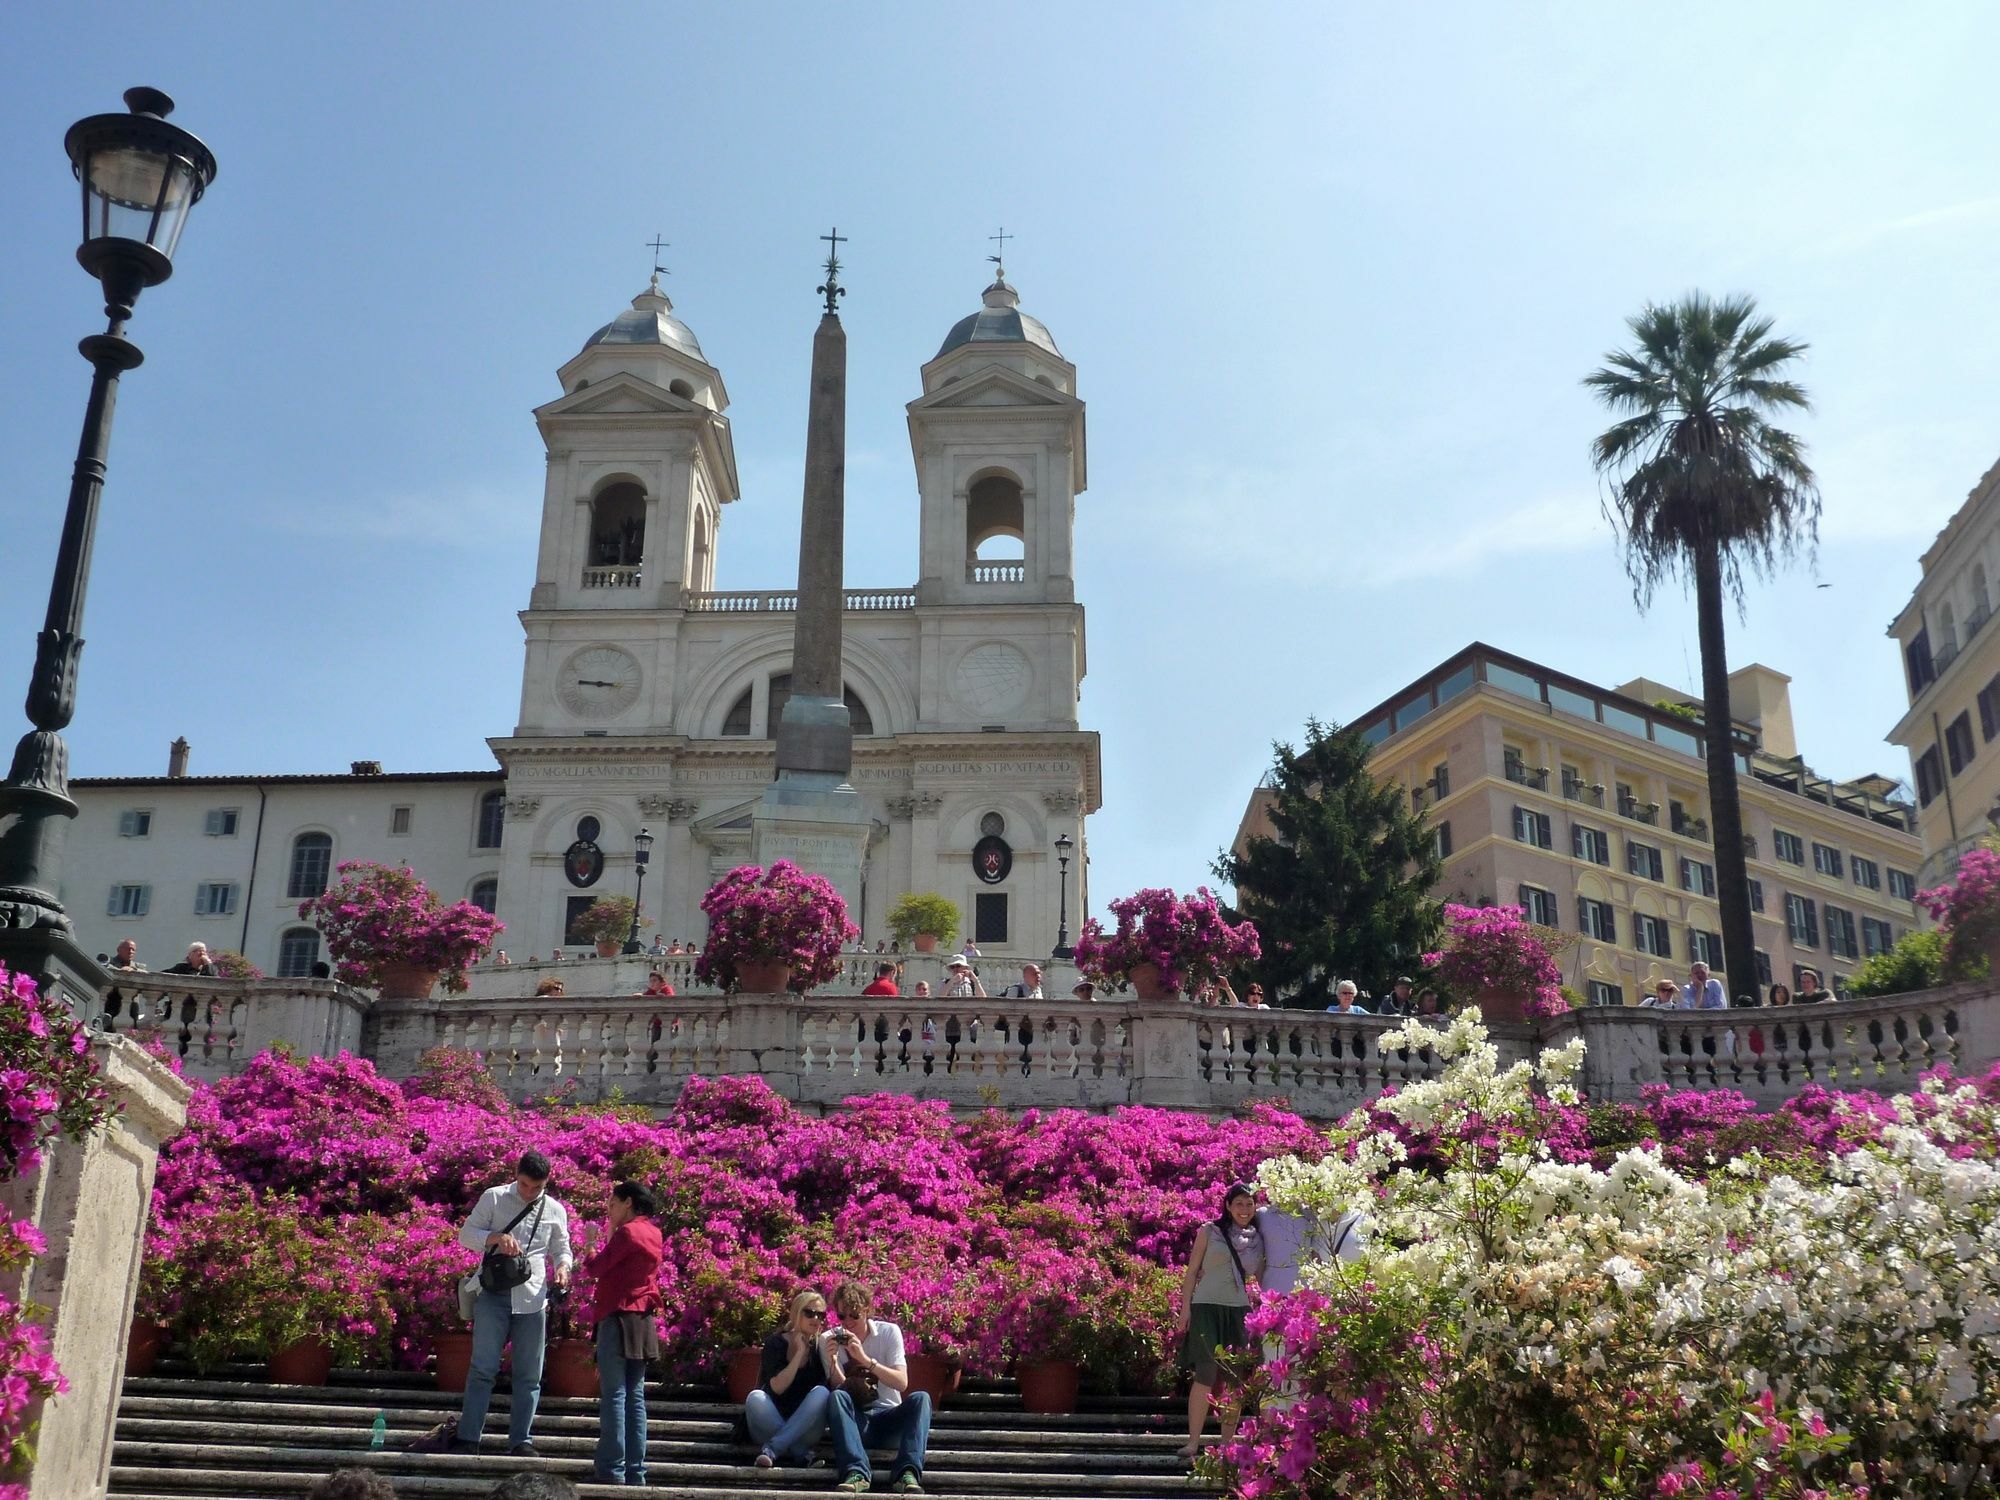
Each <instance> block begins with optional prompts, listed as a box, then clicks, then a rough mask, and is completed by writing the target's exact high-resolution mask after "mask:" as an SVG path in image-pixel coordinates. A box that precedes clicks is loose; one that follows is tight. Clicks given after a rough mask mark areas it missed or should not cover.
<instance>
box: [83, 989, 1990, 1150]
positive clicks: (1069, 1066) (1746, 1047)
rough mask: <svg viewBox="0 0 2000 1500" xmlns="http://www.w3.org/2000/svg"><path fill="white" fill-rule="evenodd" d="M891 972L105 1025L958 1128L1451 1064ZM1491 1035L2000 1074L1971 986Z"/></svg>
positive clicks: (1523, 1049)
mask: <svg viewBox="0 0 2000 1500" xmlns="http://www.w3.org/2000/svg"><path fill="white" fill-rule="evenodd" d="M937 962H938V960H937V958H936V956H935V955H931V956H926V955H909V956H906V963H907V964H908V965H909V966H910V968H909V969H906V982H913V980H911V974H912V972H913V971H914V970H915V969H916V968H917V966H918V965H919V964H920V963H923V964H933V965H934V964H936V963H937ZM874 963H875V957H874V955H873V954H866V955H863V954H856V955H853V957H852V961H851V963H849V964H848V965H847V967H848V968H850V969H852V970H854V971H855V972H854V973H852V974H846V975H844V976H843V982H842V983H841V984H839V985H835V986H829V987H828V988H827V989H826V990H824V991H817V992H815V993H813V994H811V995H809V996H805V997H803V998H802V997H799V996H792V995H750V996H746V995H736V996H729V997H724V996H721V995H718V994H715V993H713V992H712V991H710V992H707V993H694V994H682V995H678V996H675V997H673V998H669V999H652V998H648V997H646V996H643V995H638V994H634V993H632V990H633V989H637V988H642V987H643V982H644V979H645V976H646V974H647V972H648V970H649V969H650V968H653V967H664V968H666V969H667V970H668V972H669V973H670V974H674V973H675V972H676V970H675V968H674V966H675V965H686V966H689V967H691V965H692V960H690V959H687V958H685V957H682V956H676V957H674V958H672V959H666V960H649V959H645V958H632V959H624V958H619V959H603V960H582V961H576V962H564V963H560V964H554V965H547V964H517V965H513V966H510V967H507V968H495V969H486V970H481V971H478V974H477V976H476V981H477V982H476V983H475V987H474V989H473V991H472V992H471V993H469V994H466V995H462V996H439V997H433V998H431V999H427V1000H379V999H374V998H373V997H371V996H369V995H367V994H366V993H364V992H361V991H357V990H353V989H350V988H348V987H346V986H344V985H339V984H334V983H330V982H328V981H323V980H268V979H266V980H241V981H238V980H226V979H195V978H186V977H182V976H178V975H165V974H159V975H155V974H138V975H123V974H120V975H115V976H113V982H112V983H111V984H110V986H109V987H108V988H107V989H106V990H105V992H104V994H103V995H102V996H101V997H100V1000H99V1002H98V1005H97V1007H96V1010H95V1012H94V1013H93V1014H91V1015H89V1016H88V1017H87V1018H86V1019H88V1020H89V1021H90V1022H91V1024H92V1025H93V1026H95V1027H96V1028H97V1029H99V1030H101V1031H107V1032H118V1033H126V1034H131V1035H134V1036H137V1037H141V1038H143V1037H146V1036H157V1037H158V1038H159V1039H160V1040H161V1041H162V1042H163V1043H164V1044H165V1046H166V1047H167V1048H168V1050H169V1051H170V1052H172V1053H173V1054H174V1055H175V1056H176V1057H178V1058H179V1059H180V1060H181V1063H182V1066H183V1067H184V1069H185V1070H186V1071H187V1073H188V1074H189V1075H190V1076H191V1077H194V1078H197V1079H204V1078H217V1077H222V1076H226V1075H227V1074H229V1073H232V1072H234V1071H236V1070H237V1069H238V1068H240V1067H241V1066H242V1065H243V1064H244V1063H245V1062H247V1061H248V1060H249V1059H250V1058H251V1057H254V1056H255V1055H256V1054H257V1053H259V1052H261V1051H263V1050H265V1049H266V1048H268V1047H270V1046H272V1045H274V1044H276V1043H279V1042H283V1043H285V1044H287V1045H289V1046H291V1047H292V1048H293V1049H294V1050H296V1051H299V1052H303V1053H310V1054H318V1055H332V1054H335V1053H339V1052H342V1051H351V1052H357V1053H360V1054H362V1055H365V1056H368V1057H370V1058H372V1059H373V1060H374V1061H375V1063H376V1066H377V1067H379V1068H380V1069H382V1071H383V1072H384V1073H386V1074H388V1075H389V1076H390V1077H403V1076H406V1075H408V1074H409V1073H410V1072H412V1071H414V1070H415V1069H416V1067H417V1066H418V1059H419V1058H420V1057H421V1056H422V1055H423V1053H424V1052H426V1051H428V1050H429V1049H430V1048H432V1047H436V1046H450V1047H455V1048H461V1049H463V1050H466V1051H470V1052H476V1053H478V1054H480V1055H481V1056H482V1057H483V1058H485V1059H486V1062H487V1065H488V1067H489V1068H490V1069H491V1071H492V1073H493V1075H494V1077H495V1079H496V1080H497V1081H498V1082H499V1084H500V1086H501V1087H502V1088H503V1089H504V1090H506V1091H507V1092H508V1093H509V1094H510V1095H512V1096H513V1097H515V1098H518V1099H531V1098H538V1097H543V1096H547V1095H551V1094H557V1093H561V1094H564V1095H568V1096H574V1097H576V1098H579V1099H582V1100H598V1099H604V1098H608V1097H612V1096H614V1095H615V1096H617V1097H620V1098H623V1099H625V1100H628V1101H631V1102H633V1103H638V1104H646V1105H650V1106H653V1107H655V1108H665V1107H667V1106H669V1105H671V1104H672V1103H673V1101H674V1099H675V1098H676V1097H677V1096H678V1095H679V1092H680V1089H681V1087H682V1085H683V1084H684V1083H685V1082H686V1081H687V1080H688V1079H690V1078H721V1077H729V1076H737V1075H745V1074H758V1075H760V1076H762V1077H763V1078H764V1079H765V1080H766V1081H767V1082H768V1083H769V1084H770V1085H771V1087H772V1088H773V1089H774V1090H776V1091H777V1092H778V1093H779V1094H781V1095H783V1096H784V1097H785V1098H787V1099H790V1100H792V1101H794V1102H795V1103H797V1104H799V1105H801V1106H803V1107H806V1108H815V1109H824V1108H827V1107H830V1106H833V1105H836V1104H838V1103H839V1102H840V1101H841V1100H842V1099H845V1098H847V1097H849V1096H851V1095H855V1094H867V1093H877V1092H894V1093H907V1094H913V1095H916V1096H918V1097H921V1098H927V1099H942V1100H945V1101H946V1102H948V1103H949V1104H951V1105H952V1106H953V1107H954V1108H955V1109H961V1110H974V1109H979V1108H986V1107H996V1108H1003V1109H1026V1108H1055V1107H1075V1108H1083V1109H1106V1108H1111V1107H1115V1106H1117V1105H1123V1104H1146V1105H1157V1106H1162V1107H1169V1108H1176V1109H1196V1110H1209V1111H1225V1112H1236V1111H1241V1110H1244V1109H1247V1108H1248V1107H1249V1106H1251V1105H1252V1104H1254V1103H1257V1102H1258V1101H1270V1102H1273V1103H1278V1102H1282V1103H1285V1104H1287V1105H1288V1106H1289V1107H1290V1108H1292V1109H1294V1110H1297V1111H1298V1112H1299V1113H1301V1114H1303V1115H1306V1116H1307V1117H1309V1118H1312V1119H1319V1120H1330V1119H1335V1118H1338V1117H1339V1116H1341V1115H1343V1114H1345V1113H1346V1112H1347V1111H1349V1110H1351V1109H1353V1108H1354V1107H1355V1106H1357V1105H1359V1104H1361V1103H1363V1102H1364V1101H1366V1100H1368V1099H1370V1098H1373V1097H1375V1096H1376V1095H1378V1094H1380V1093H1381V1092H1382V1091H1383V1090H1384V1089H1388V1088H1396V1087H1402V1086H1406V1085H1408V1084H1410V1083H1413V1082H1417V1081H1419V1080H1422V1079H1427V1078H1432V1077H1435V1076H1436V1075H1437V1073H1438V1072H1439V1071H1440V1067H1441V1064H1440V1062H1439V1060H1438V1059H1437V1058H1435V1057H1434V1056H1432V1055H1430V1053H1429V1052H1427V1051H1416V1050H1411V1049H1407V1048H1393V1049H1385V1048H1384V1047H1383V1046H1382V1045H1381V1042H1380V1038H1381V1035H1382V1033H1384V1032H1386V1031H1390V1030H1394V1029H1395V1028H1396V1027H1397V1026H1399V1025H1400V1024H1401V1022H1400V1021H1399V1020H1397V1019H1396V1018H1394V1017H1388V1016H1364V1015H1356V1014H1350V1015H1336V1014H1331V1013H1324V1012H1318V1011H1290V1010H1259V1011H1252V1010H1241V1009H1227V1010H1223V1009H1207V1008H1199V1007H1196V1006H1192V1005H1189V1004H1186V1003H1184V1002H1178V1001H1169V1002H1143V1001H1137V1000H1108V1001H1102V1002H1097V1003H1088V1004H1086V1003H1081V1002H1077V1001H1074V1000H1070V999H1066V998H1063V999H1052V1000H1010V999H1005V998H1000V997H991V998H986V999H954V1000H943V999H937V998H925V999H918V998H916V997H913V996H909V995H902V996H896V997H885V998H876V997H873V996H864V995H860V994H858V993H854V992H853V991H854V990H855V989H858V988H859V984H858V981H859V979H861V978H863V977H866V975H867V974H869V973H872V971H873V965H874ZM987 967H988V968H989V969H990V968H992V967H993V966H992V965H991V964H990V963H989V964H988V965H987ZM551 972H554V973H558V974H560V975H561V976H562V977H563V978H564V980H565V984H566V987H567V988H568V990H569V991H570V992H569V993H566V994H564V995H560V996H553V997H547V998H538V997H536V996H535V995H534V993H533V991H534V988H535V983H536V979H537V976H538V975H546V974H547V973H551ZM1067 974H1068V971H1067V969H1065V970H1063V971H1062V973H1061V974H1060V975H1058V974H1057V973H1056V972H1055V970H1054V969H1053V967H1052V969H1051V973H1050V976H1049V980H1050V982H1049V984H1048V990H1049V993H1051V994H1056V995H1061V994H1064V993H1065V992H1066V988H1067V977H1066V976H1067ZM599 980H603V981H607V982H605V983H596V982H594V981H599ZM608 981H616V982H615V983H611V982H608ZM677 982H678V981H677ZM850 985H852V988H850ZM1059 986H1060V988H1059ZM1492 1032H1493V1035H1494V1039H1495V1041H1496V1043H1497V1044H1498V1046H1499V1048H1500V1051H1501V1055H1502V1058H1503V1060H1504V1061H1507V1062H1513V1061H1517V1060H1520V1059H1522V1058H1526V1057H1530V1056H1532V1055H1533V1053H1534V1051H1535V1049H1536V1048H1538V1047H1541V1046H1560V1045H1562V1044H1563V1043H1565V1042H1567V1041H1569V1040H1570V1039H1571V1038H1572V1037H1576V1036H1581V1037H1582V1038H1583V1039H1584V1041H1585V1043H1586V1052H1585V1060H1584V1069H1583V1076H1582V1077H1581V1079H1580V1080H1579V1082H1580V1084H1581V1086H1582V1087H1583V1088H1584V1090H1585V1091H1586V1092H1587V1093H1588V1094H1589V1095H1590V1096H1591V1097H1592V1098H1593V1099H1596V1100H1599V1101H1603V1102H1618V1101H1624V1102H1636V1101H1637V1100H1638V1099H1639V1098H1640V1097H1641V1096H1642V1092H1643V1090H1644V1089H1646V1088H1647V1087H1648V1086H1650V1085H1654V1084H1664V1085H1666V1086H1668V1087H1671V1088H1687V1089H1715V1088H1726V1089H1734V1090H1737V1091H1739V1092H1741V1093H1743V1094H1746V1095H1748V1096H1749V1097H1750V1098H1751V1099H1753V1100H1755V1101H1756V1102H1757V1103H1758V1104H1759V1105H1760V1106H1763V1107H1765V1108H1769V1107H1772V1106H1775V1105H1777V1104H1780V1103H1782V1102H1783V1101H1784V1100H1786V1099H1789V1098H1791V1097H1793V1096H1795V1095H1797V1094H1798V1093H1799V1092H1800V1091H1801V1090H1803V1089H1804V1088H1806V1087H1807V1086H1809V1085H1814V1084H1817V1085H1821V1086H1823V1087H1826V1088H1834V1089H1871V1090H1875V1091H1878V1092H1882V1093H1896V1092H1905V1091H1908V1090H1910V1089H1912V1088H1915V1087H1916V1086H1917V1084H1918V1082H1919V1080H1920V1079H1921V1077H1922V1075H1923V1074H1925V1073H1927V1072H1930V1071H1931V1070H1933V1069H1936V1068H1939V1067H1945V1066H1948V1067H1950V1068H1951V1069H1952V1070H1953V1072H1955V1073H1957V1074H1959V1075H1960V1076H1976V1075H1978V1074H1981V1073H1984V1072H1985V1071H1986V1070H1987V1069H1988V1068H1990V1067H1992V1066H1993V1065H1994V1064H1995V1062H2000V988H1994V987H1991V986H1988V985H1986V984H1979V985H1958V986H1952V987H1947V988H1944V989H1939V990H1931V991H1924V992H1921V993H1918V994H1911V995H1895V996H1886V997H1883V998H1880V999H1873V1000H1846V1001H1838V1002H1833V1003H1829V1004H1825V1005H1820V1006H1812V1007H1806V1006H1801V1007H1795V1008H1793V1009H1791V1010H1788V1011H1774V1010H1747V1011H1745V1010H1730V1011H1656V1010H1642V1009H1636V1008H1621V1007H1602V1008H1591V1009H1586V1010H1578V1011H1571V1012H1568V1013H1567V1014H1565V1015H1561V1016H1557V1017H1554V1018H1551V1019H1550V1020H1547V1021H1544V1022H1542V1023H1540V1024H1539V1026H1531V1025H1524V1024H1517V1025H1496V1026H1494V1027H1493V1028H1492Z"/></svg>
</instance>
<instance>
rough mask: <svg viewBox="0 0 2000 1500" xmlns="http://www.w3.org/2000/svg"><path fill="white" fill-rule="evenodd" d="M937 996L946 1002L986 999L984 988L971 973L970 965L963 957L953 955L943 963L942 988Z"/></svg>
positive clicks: (958, 954) (957, 954)
mask: <svg viewBox="0 0 2000 1500" xmlns="http://www.w3.org/2000/svg"><path fill="white" fill-rule="evenodd" d="M938 994H939V995H940V996H941V997H943V998H944V999H947V1000H965V999H982V1000H983V999H984V998H986V986H985V985H983V984H981V983H980V982H979V976H978V975H977V974H975V973H973V972H972V965H971V964H969V963H967V962H966V961H965V955H964V954H963V953H954V954H952V956H951V957H950V958H948V959H946V960H945V961H944V987H943V988H942V989H940V990H939V991H938Z"/></svg>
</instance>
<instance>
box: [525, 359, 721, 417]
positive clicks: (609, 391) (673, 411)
mask: <svg viewBox="0 0 2000 1500" xmlns="http://www.w3.org/2000/svg"><path fill="white" fill-rule="evenodd" d="M635 414H638V415H647V416H653V415H675V416H683V415H685V416H704V417H705V416H711V415H713V413H711V412H710V411H709V410H708V408H707V407H705V406H700V405H697V404H696V403H695V402H693V401H688V400H684V399H683V398H681V397H679V396H676V395H675V394H674V393H673V392H672V391H669V390H664V389H662V388H661V387H659V386H657V385H654V384H653V383H652V382H651V381H650V380H642V379H641V378H640V377H639V376H637V375H634V374H632V373H631V372H630V371H629V370H621V371H619V372H618V373H617V374H615V375H608V376H606V377H605V378H604V379H603V380H600V381H596V382H594V383H592V384H590V385H587V386H585V387H584V388H583V389H582V390H580V391H571V392H570V393H569V394H568V395H567V396H562V397H559V398H558V399H556V400H554V401H551V402H549V403H548V404H547V405H545V406H538V407H536V408H535V416H536V417H537V419H542V420H546V419H547V418H549V417H596V416H630V415H635Z"/></svg>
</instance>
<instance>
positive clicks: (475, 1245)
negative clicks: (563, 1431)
mask: <svg viewBox="0 0 2000 1500" xmlns="http://www.w3.org/2000/svg"><path fill="white" fill-rule="evenodd" d="M548 1188H549V1159H548V1158H547V1157H546V1156H544V1155H542V1153H541V1152H539V1151H527V1152H523V1153H522V1156H521V1160H520V1162H519V1163H518V1164H517V1165H516V1167H515V1172H514V1180H513V1181H512V1182H510V1183H503V1184H502V1185H501V1186H499V1187H492V1188H488V1189H487V1190H486V1191H485V1192H483V1193H481V1194H480V1195H479V1203H478V1206H477V1207H475V1208H474V1209H473V1210H472V1217H471V1218H470V1219H469V1220H467V1221H466V1225H465V1228H464V1229H462V1230H460V1231H459V1235H458V1242H459V1243H460V1244H461V1245H463V1246H465V1248H466V1249H468V1250H477V1251H479V1252H480V1257H481V1258H480V1262H479V1273H478V1274H479V1296H478V1300H477V1301H476V1302H475V1303H474V1304H473V1310H472V1367H471V1370H470V1371H469V1372H468V1373H467V1376H466V1381H465V1405H464V1407H463V1409H462V1410H461V1411H460V1412H459V1417H458V1431H457V1434H456V1441H455V1442H454V1444H453V1448H454V1451H456V1452H460V1453H475V1452H477V1451H478V1449H479V1438H480V1434H481V1433H482V1432H483V1431H484V1429H485V1427H486V1408H487V1406H488V1405H490V1404H491V1402H492V1400H493V1382H494V1381H495V1380H496V1379H497V1378H498V1376H499V1374H500V1355H501V1352H502V1351H503V1350H504V1349H505V1348H506V1347H507V1345H508V1344H510V1343H511V1344H512V1345H513V1346H514V1382H513V1398H512V1400H511V1402H510V1403H509V1406H508V1412H507V1451H508V1452H509V1453H510V1454H513V1455H515V1456H517V1457H523V1458H532V1457H534V1456H535V1445H534V1443H533V1442H531V1441H530V1440H529V1435H528V1434H529V1430H530V1429H531V1428H532V1427H533V1426H534V1424H535V1406H536V1404H537V1403H538V1402H539V1401H540V1399H541V1394H542V1355H543V1352H544V1350H545V1349H546V1347H547V1344H548V1331H549V1329H548V1323H549V1286H550V1284H551V1282H553V1283H554V1285H556V1286H557V1287H561V1288H564V1289H567V1288H568V1286H569V1275H570V1266H571V1263H572V1256H571V1254H570V1243H569V1211H568V1210H567V1209H565V1208H564V1207H563V1206H562V1204H560V1203H558V1202H557V1201H556V1198H555V1195H554V1194H553V1193H551V1192H550V1191H549V1190H548Z"/></svg>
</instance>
